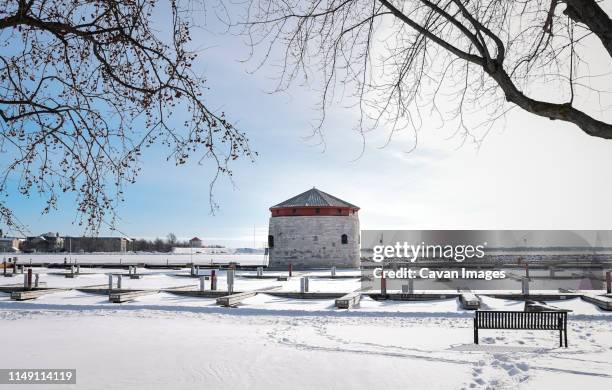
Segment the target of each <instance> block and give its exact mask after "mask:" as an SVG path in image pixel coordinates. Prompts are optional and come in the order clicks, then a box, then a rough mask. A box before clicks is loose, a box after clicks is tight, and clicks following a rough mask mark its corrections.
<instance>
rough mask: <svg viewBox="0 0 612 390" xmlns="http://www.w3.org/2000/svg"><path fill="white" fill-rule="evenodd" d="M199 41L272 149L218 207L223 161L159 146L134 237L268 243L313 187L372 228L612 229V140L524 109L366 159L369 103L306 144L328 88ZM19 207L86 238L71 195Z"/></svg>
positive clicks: (217, 78) (232, 39)
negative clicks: (289, 78)
mask: <svg viewBox="0 0 612 390" xmlns="http://www.w3.org/2000/svg"><path fill="white" fill-rule="evenodd" d="M195 37H196V38H195V39H196V40H198V41H201V45H202V47H207V49H206V50H205V51H204V52H203V53H202V55H201V57H200V59H199V60H198V61H197V63H196V64H195V66H196V70H199V71H201V72H203V73H204V74H205V75H206V78H207V79H208V87H209V92H208V95H207V96H204V99H206V100H207V101H208V102H209V105H211V106H212V107H213V108H217V109H219V110H223V111H225V112H226V113H227V115H228V116H229V117H230V118H231V119H232V120H233V121H235V122H236V123H237V125H238V127H239V128H240V129H242V130H244V131H245V132H246V133H247V135H248V137H249V138H250V140H251V146H252V148H253V149H254V150H256V151H257V152H258V157H257V158H256V161H255V162H253V163H251V162H249V161H246V160H245V161H239V162H238V163H236V164H234V166H233V169H234V177H233V184H232V183H231V182H229V181H228V180H226V179H221V182H220V183H219V184H218V185H217V187H216V190H215V192H214V196H215V199H216V201H217V202H218V204H219V206H220V208H219V210H217V212H216V213H215V214H214V215H211V214H210V206H209V203H208V186H209V183H210V180H211V178H212V173H213V171H212V170H211V166H206V165H204V166H201V165H198V164H196V163H194V162H192V163H189V164H187V165H186V166H181V167H176V166H174V164H173V163H171V162H166V161H165V158H162V157H163V156H164V155H163V153H164V151H163V150H162V149H159V150H156V149H153V150H151V151H149V152H148V153H147V154H145V155H144V157H143V170H142V173H141V175H140V177H139V178H138V181H137V183H136V184H133V185H131V186H129V187H128V188H127V190H126V192H125V201H124V202H123V204H122V205H121V206H120V208H119V215H120V218H121V219H120V221H119V224H118V230H119V231H120V232H122V233H123V234H125V235H128V236H130V237H146V238H155V237H165V236H166V235H167V234H168V233H170V232H172V233H174V234H175V235H176V236H178V237H179V238H183V239H187V238H190V237H193V236H198V237H200V238H202V239H204V241H205V243H208V244H221V245H227V246H231V247H242V246H253V245H255V246H256V247H260V246H262V245H263V244H264V242H265V240H266V236H267V226H268V218H269V214H270V212H269V210H268V209H269V207H271V206H273V205H275V204H277V203H280V202H282V201H284V200H285V199H288V198H290V197H292V196H294V195H297V194H298V193H301V192H303V191H305V190H307V189H309V188H312V187H313V186H316V187H317V188H319V189H321V190H323V191H325V192H328V193H330V194H332V195H334V196H337V197H339V198H341V199H344V200H346V201H348V202H350V203H353V204H356V205H358V206H359V207H360V208H361V210H360V211H359V217H360V224H361V228H362V229H521V230H527V229H612V218H610V217H611V216H612V201H610V200H611V199H612V177H611V175H610V169H609V167H611V166H612V141H605V140H602V139H598V138H593V137H589V136H587V135H584V134H583V133H582V132H581V131H580V130H579V129H578V128H577V127H575V126H574V125H571V124H568V123H563V122H559V121H550V120H547V119H543V118H538V117H535V116H533V115H531V114H528V113H526V112H523V111H521V110H513V111H511V112H510V113H509V114H508V115H507V117H506V120H505V123H499V124H498V125H497V126H496V127H494V128H493V131H492V132H491V133H490V134H489V135H488V136H487V138H486V139H485V140H484V142H483V143H482V145H481V146H480V148H476V147H475V146H474V145H471V144H469V143H468V144H465V145H463V146H459V144H460V142H459V140H458V139H457V138H456V137H455V138H452V137H451V138H450V139H449V135H450V134H451V133H452V129H448V128H444V127H442V128H439V123H437V122H436V123H434V121H432V122H431V123H430V122H429V121H427V120H426V121H425V123H424V124H423V126H422V129H421V130H420V131H419V144H418V146H417V148H416V149H415V150H413V151H411V152H408V151H409V150H410V149H411V145H412V143H413V142H414V139H413V138H412V136H411V135H410V134H408V133H406V134H401V135H399V136H398V137H395V138H394V140H393V142H392V143H391V144H390V145H388V146H387V147H384V148H381V145H383V144H384V140H385V139H386V134H387V133H386V131H385V129H380V130H379V131H377V132H375V133H373V134H371V135H370V136H369V137H368V138H367V140H366V144H365V151H364V153H363V155H361V156H360V153H361V150H362V146H363V143H362V139H361V137H360V136H359V135H358V134H357V133H356V132H355V131H354V130H353V125H354V123H355V119H356V118H357V116H358V112H356V110H355V108H349V107H345V106H344V105H342V104H336V105H334V106H333V107H330V111H329V117H328V121H327V123H326V125H325V127H324V134H325V137H326V148H325V150H322V148H321V147H320V146H317V145H313V142H312V141H309V140H307V139H305V137H307V136H308V135H309V134H310V131H311V124H312V123H313V121H314V120H315V119H316V117H317V112H316V110H315V106H316V103H317V101H318V100H317V99H318V94H317V92H316V91H314V90H313V89H311V88H309V87H307V86H299V85H296V86H294V87H293V88H291V90H290V91H289V93H282V94H270V93H268V91H269V90H270V89H271V86H272V82H273V81H272V80H271V76H273V69H264V70H263V71H261V72H257V73H255V74H250V73H249V72H248V71H249V70H250V69H251V68H252V66H251V65H249V64H244V63H242V62H240V61H239V60H240V59H242V58H244V56H245V54H246V50H247V49H246V47H245V46H244V44H243V42H242V38H240V37H236V36H232V35H227V34H221V33H216V32H214V31H199V32H197V34H196V35H195ZM608 62H609V59H608ZM550 93H554V91H550ZM359 156H360V157H359ZM196 160H197V159H196ZM9 206H10V207H12V208H13V210H14V211H15V213H16V215H17V216H18V217H19V218H20V220H21V221H22V222H24V223H25V224H26V225H28V226H29V228H30V231H31V232H33V233H34V234H36V233H42V232H47V231H53V232H56V231H57V232H59V233H60V234H65V235H80V234H82V233H83V228H82V227H81V226H78V225H76V224H74V221H75V218H76V212H75V206H74V203H73V200H72V199H71V198H69V197H66V198H62V199H60V202H59V206H58V210H55V211H51V213H50V214H48V215H44V216H43V215H41V214H40V210H41V209H42V207H43V204H42V203H41V202H40V200H39V199H37V198H36V197H32V198H30V199H21V198H16V197H11V198H10V201H9ZM101 234H104V235H120V234H121V233H118V232H109V231H107V229H102V231H101Z"/></svg>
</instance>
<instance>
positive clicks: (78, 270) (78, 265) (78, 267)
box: [77, 264, 81, 274]
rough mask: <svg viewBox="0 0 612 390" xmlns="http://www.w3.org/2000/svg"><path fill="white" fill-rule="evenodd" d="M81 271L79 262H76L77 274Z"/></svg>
mask: <svg viewBox="0 0 612 390" xmlns="http://www.w3.org/2000/svg"><path fill="white" fill-rule="evenodd" d="M80 273H81V264H77V274H80Z"/></svg>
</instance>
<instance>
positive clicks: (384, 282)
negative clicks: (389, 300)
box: [380, 277, 387, 295]
mask: <svg viewBox="0 0 612 390" xmlns="http://www.w3.org/2000/svg"><path fill="white" fill-rule="evenodd" d="M380 293H381V294H382V295H387V280H386V279H385V278H384V277H381V278H380Z"/></svg>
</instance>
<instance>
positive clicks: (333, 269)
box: [331, 265, 336, 278]
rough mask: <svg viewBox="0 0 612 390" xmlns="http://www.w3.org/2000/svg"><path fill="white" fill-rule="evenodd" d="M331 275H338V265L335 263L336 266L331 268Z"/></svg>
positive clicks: (333, 276)
mask: <svg viewBox="0 0 612 390" xmlns="http://www.w3.org/2000/svg"><path fill="white" fill-rule="evenodd" d="M331 277H332V278H335V277H336V266H335V265H334V266H332V268H331Z"/></svg>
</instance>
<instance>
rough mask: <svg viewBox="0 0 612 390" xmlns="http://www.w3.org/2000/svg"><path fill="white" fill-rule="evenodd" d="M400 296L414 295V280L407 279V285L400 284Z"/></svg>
mask: <svg viewBox="0 0 612 390" xmlns="http://www.w3.org/2000/svg"><path fill="white" fill-rule="evenodd" d="M402 294H414V279H412V278H410V279H408V284H402Z"/></svg>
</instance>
